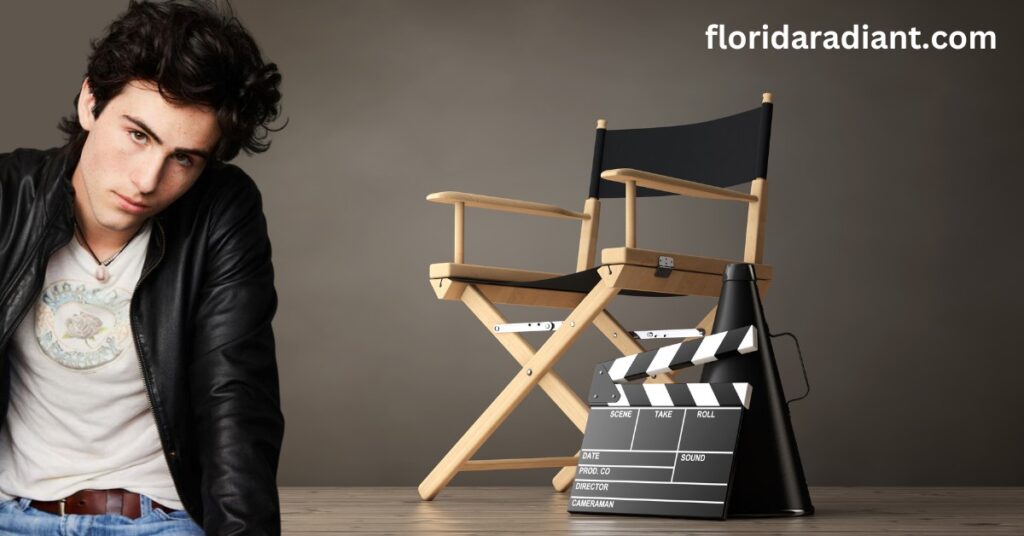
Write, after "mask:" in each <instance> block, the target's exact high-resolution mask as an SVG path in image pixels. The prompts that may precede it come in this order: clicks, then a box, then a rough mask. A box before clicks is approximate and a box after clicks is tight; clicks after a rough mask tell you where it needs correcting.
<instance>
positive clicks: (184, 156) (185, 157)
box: [173, 153, 192, 167]
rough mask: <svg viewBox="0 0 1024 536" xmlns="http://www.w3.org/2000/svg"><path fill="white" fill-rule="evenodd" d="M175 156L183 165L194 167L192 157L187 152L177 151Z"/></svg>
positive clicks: (175, 159) (176, 160)
mask: <svg viewBox="0 0 1024 536" xmlns="http://www.w3.org/2000/svg"><path fill="white" fill-rule="evenodd" d="M173 158H174V161H175V162H177V163H178V164H180V165H181V166H182V167H192V159H191V158H190V157H189V156H188V155H187V154H184V153H177V154H175V155H174V157H173Z"/></svg>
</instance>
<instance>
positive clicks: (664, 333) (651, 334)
mask: <svg viewBox="0 0 1024 536" xmlns="http://www.w3.org/2000/svg"><path fill="white" fill-rule="evenodd" d="M561 326H562V321H561V320H553V321H548V322H545V321H541V322H516V323H512V324H495V325H494V332H495V333H528V332H537V331H555V330H556V329H558V328H559V327H561ZM629 336H630V337H632V338H634V339H640V340H646V339H691V338H699V337H703V336H704V330H702V329H647V330H640V331H630V332H629Z"/></svg>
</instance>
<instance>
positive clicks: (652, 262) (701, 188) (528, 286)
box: [419, 93, 772, 500]
mask: <svg viewBox="0 0 1024 536" xmlns="http://www.w3.org/2000/svg"><path fill="white" fill-rule="evenodd" d="M771 120H772V99H771V94H770V93H765V94H764V95H763V99H762V104H761V106H760V107H758V108H754V109H752V110H748V111H746V112H742V113H738V114H735V115H730V116H727V117H722V118H719V119H715V120H711V121H706V122H702V123H695V124H689V125H679V126H670V127H658V128H641V129H627V130H608V128H607V124H606V122H605V121H604V120H599V121H598V122H597V139H596V143H595V147H594V161H593V167H592V171H591V177H590V190H589V195H588V197H587V199H586V201H585V202H584V205H583V211H582V212H575V211H572V210H567V209H563V208H560V207H556V206H552V205H547V204H542V203H534V202H529V201H520V200H516V199H507V198H500V197H491V196H486V195H476V194H467V193H461V192H439V193H434V194H430V195H428V196H427V200H428V201H433V202H436V203H447V204H450V205H453V206H454V209H455V254H454V258H453V260H452V262H445V263H437V264H432V265H430V285H431V287H432V288H433V289H434V292H435V293H436V294H437V297H438V298H439V299H442V300H459V301H462V302H463V303H464V304H465V305H466V307H468V308H469V310H470V311H471V312H472V313H473V314H474V315H476V317H477V318H478V319H479V320H480V322H481V323H483V325H484V327H485V328H486V329H487V331H489V332H490V333H491V334H493V335H494V337H495V338H496V339H497V340H498V342H499V343H500V344H501V345H502V346H504V347H505V349H506V350H507V351H508V352H509V353H510V354H512V357H513V358H515V359H516V361H518V362H519V364H520V365H521V367H522V368H521V369H520V370H519V372H518V373H517V374H516V375H515V376H514V377H513V378H512V380H511V381H510V382H509V383H508V385H507V386H506V387H505V389H504V390H502V391H501V393H500V394H499V395H498V396H497V398H495V399H494V401H492V402H491V404H490V405H489V406H488V407H487V409H486V410H484V412H483V414H481V415H480V417H478V418H477V420H476V422H474V423H473V425H472V426H470V427H469V429H468V430H466V432H465V433H464V434H463V436H462V438H461V439H459V441H458V442H457V443H456V444H455V446H453V447H452V448H451V450H449V451H448V453H447V454H446V455H445V456H444V458H443V459H442V460H441V461H440V462H439V463H438V464H437V465H436V466H435V467H434V469H433V470H432V471H431V472H430V474H429V475H428V476H427V477H426V478H425V479H424V480H423V482H422V483H421V484H420V486H419V494H420V497H421V498H423V499H424V500H430V499H433V498H434V497H435V496H436V495H437V494H438V493H439V492H440V491H441V490H442V489H443V488H444V487H445V486H446V485H447V484H448V482H450V481H451V479H452V478H453V477H454V476H455V475H456V474H457V473H459V472H461V471H487V470H499V469H535V468H548V467H550V468H561V470H560V471H559V472H558V474H556V475H555V477H554V479H553V481H552V484H553V485H554V487H555V489H557V490H559V491H565V490H566V489H567V488H568V487H569V486H570V484H571V483H572V480H573V476H574V473H575V465H576V463H577V460H578V456H579V454H578V453H577V454H576V455H574V456H556V457H544V458H513V459H500V460H474V459H471V458H472V457H473V455H474V454H475V453H476V452H477V450H479V449H480V447H481V446H483V444H484V442H486V441H487V439H488V438H489V437H490V436H491V435H492V434H493V433H494V431H495V430H497V428H498V427H499V426H500V425H501V424H502V423H503V422H504V421H505V419H506V418H507V417H508V416H509V415H510V414H511V413H512V411H513V410H515V408H516V407H517V406H518V405H519V404H520V403H521V402H522V401H523V399H524V398H526V395H527V394H528V393H529V392H530V390H532V389H533V388H534V387H535V386H538V385H539V386H540V388H541V389H542V390H543V391H544V392H545V393H546V394H547V395H548V396H549V397H550V398H551V399H552V401H554V403H555V405H557V406H558V408H559V409H560V410H561V411H562V412H563V413H565V415H566V416H567V417H568V418H569V420H571V421H572V423H573V424H574V425H575V426H576V427H577V428H579V429H580V431H581V432H582V431H584V430H585V428H586V422H587V415H588V407H587V404H586V403H585V402H584V401H583V400H581V399H580V397H579V396H577V394H576V392H575V391H573V389H572V388H570V387H569V386H568V385H567V384H566V383H565V381H563V380H562V378H561V377H559V376H558V375H557V374H556V373H555V372H554V371H553V370H552V367H554V365H555V363H556V362H557V361H558V360H559V358H561V356H562V355H563V354H564V353H565V352H566V350H568V348H569V347H570V346H572V344H573V343H574V342H575V341H576V340H577V338H578V337H579V336H580V334H581V333H582V332H583V330H584V329H585V328H586V327H587V326H590V325H594V326H595V327H596V328H597V329H598V330H599V331H600V332H601V333H602V334H604V336H605V337H606V338H607V339H608V340H609V341H610V342H611V343H612V344H613V345H614V346H615V347H616V348H617V349H618V350H619V351H620V352H622V354H623V355H629V354H635V353H639V352H643V351H644V347H643V346H641V344H640V343H639V342H637V340H642V339H659V338H692V337H699V336H701V334H702V332H709V331H710V329H711V326H712V323H713V322H714V318H715V310H714V309H712V310H711V311H710V312H709V313H708V314H707V315H706V316H705V317H704V319H703V320H702V321H701V322H700V323H699V324H698V326H697V329H689V330H685V329H681V330H651V331H645V330H640V331H637V332H631V331H627V330H626V329H625V328H623V327H622V326H621V325H620V324H619V322H618V321H617V320H616V319H615V318H614V317H613V316H612V315H611V314H609V313H608V311H607V306H608V304H609V302H611V301H612V299H613V298H615V297H616V296H617V295H619V294H623V295H634V296H651V297H660V296H686V295H695V296H710V297H717V296H718V293H719V292H720V290H721V285H722V283H721V281H722V273H723V271H724V270H725V266H726V265H727V264H729V263H732V262H737V261H734V260H726V259H715V258H708V257H695V256H690V255H683V254H679V253H671V252H662V251H653V250H646V249H639V248H638V247H637V241H636V198H637V197H647V196H663V195H684V196H689V197H697V198H705V199H714V200H723V201H734V202H742V203H747V205H748V210H747V230H746V242H745V246H744V254H743V262H747V263H752V264H755V265H756V270H755V273H756V274H757V276H758V278H759V281H758V286H759V287H761V288H762V292H763V291H764V288H765V287H767V284H768V283H769V282H770V280H771V277H772V270H771V268H770V267H769V266H765V265H762V264H760V263H761V258H762V250H763V247H764V232H765V229H764V221H765V178H766V176H767V168H768V147H769V138H770V133H771ZM747 182H750V183H751V186H750V193H745V192H740V191H737V190H734V189H730V187H733V186H737V185H739V184H743V183H747ZM623 197H624V198H625V220H626V222H625V224H626V233H625V245H624V247H615V248H607V249H604V250H602V251H601V262H600V264H595V256H596V251H595V249H596V247H597V231H598V223H599V220H600V212H601V199H608V198H623ZM467 207H475V208H483V209H490V210H499V211H506V212H514V213H520V214H528V215H534V216H544V217H549V218H557V219H567V220H576V221H579V222H581V224H582V225H581V232H580V240H579V247H578V250H577V257H576V272H575V273H572V274H567V275H566V274H554V273H546V272H536V271H527V270H519V269H512V268H501V267H494V266H483V265H478V264H467V263H466V262H465V247H464V227H465V212H466V208H467ZM496 304H508V305H527V306H541V307H553V308H563V309H569V314H568V316H566V317H565V318H564V319H563V320H561V321H546V322H545V321H541V322H525V323H509V322H508V321H507V320H506V319H505V317H504V316H502V314H501V313H500V312H499V311H498V309H497V308H496V307H495V305H496ZM536 331H548V332H552V335H551V336H550V337H549V338H548V339H547V341H546V342H544V344H543V345H541V347H540V348H536V349H535V348H534V347H533V346H532V345H531V344H530V343H529V342H527V340H526V339H525V338H524V337H523V336H522V335H520V333H522V332H536ZM649 381H655V382H663V383H668V382H672V381H673V380H672V376H671V374H670V372H669V371H666V373H665V374H659V375H657V376H656V377H654V378H652V379H651V380H649Z"/></svg>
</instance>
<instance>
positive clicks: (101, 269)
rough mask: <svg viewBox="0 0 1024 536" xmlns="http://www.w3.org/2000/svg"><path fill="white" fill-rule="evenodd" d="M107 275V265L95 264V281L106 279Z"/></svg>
mask: <svg viewBox="0 0 1024 536" xmlns="http://www.w3.org/2000/svg"><path fill="white" fill-rule="evenodd" d="M109 275H110V273H109V272H107V267H106V266H104V265H102V264H100V265H97V266H96V280H97V281H106V280H107V277H108V276H109Z"/></svg>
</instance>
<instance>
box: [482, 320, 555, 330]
mask: <svg viewBox="0 0 1024 536" xmlns="http://www.w3.org/2000/svg"><path fill="white" fill-rule="evenodd" d="M561 325H562V322H561V321H560V320H557V321H554V322H518V323H515V324H495V325H494V332H495V333H524V332H528V331H555V330H556V329H558V328H559V327H560V326H561Z"/></svg>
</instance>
